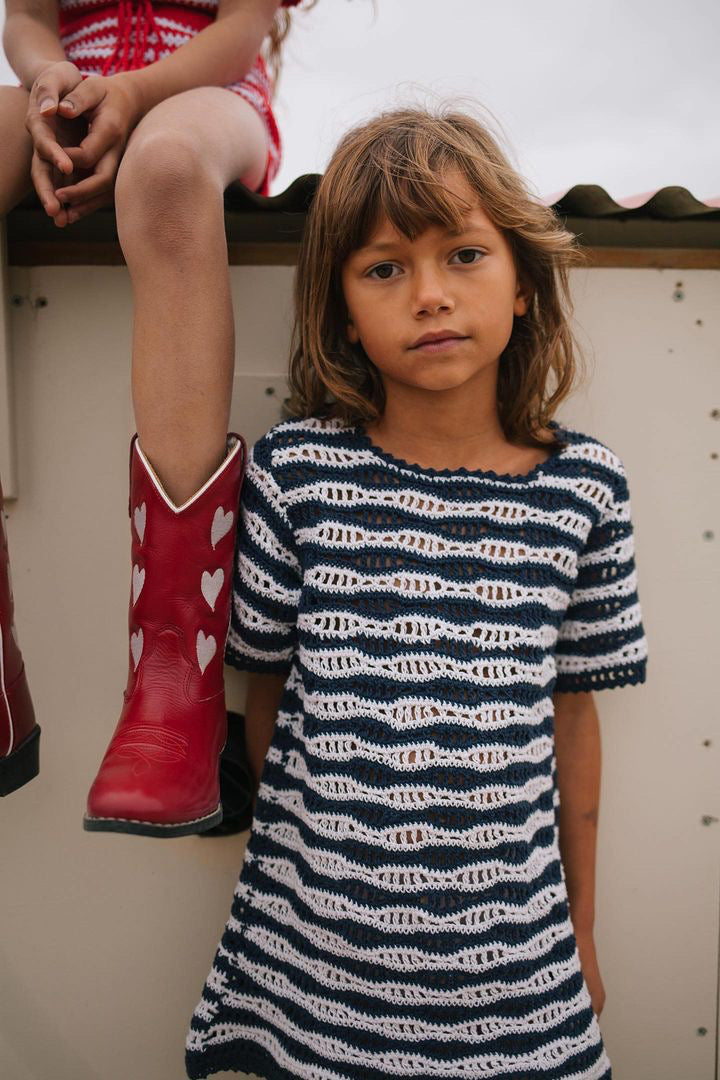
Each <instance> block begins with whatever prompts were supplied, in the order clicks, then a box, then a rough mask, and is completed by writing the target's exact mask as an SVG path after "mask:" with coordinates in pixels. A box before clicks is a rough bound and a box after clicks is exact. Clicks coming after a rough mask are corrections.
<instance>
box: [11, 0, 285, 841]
mask: <svg viewBox="0 0 720 1080" xmlns="http://www.w3.org/2000/svg"><path fill="white" fill-rule="evenodd" d="M298 2H299V0H177V2H175V0H174V2H172V3H155V4H152V3H150V0H142V2H140V3H138V4H134V3H131V2H130V0H59V2H58V0H40V2H36V0H32V2H30V0H8V4H7V19H6V24H5V29H4V37H3V41H4V46H5V50H6V53H7V56H8V59H9V61H10V63H11V64H12V66H13V68H14V70H15V71H16V73H17V75H18V76H19V77H20V78H21V79H22V84H21V85H20V86H18V87H12V86H6V87H1V88H0V126H1V127H2V136H3V138H2V143H3V146H5V147H6V149H7V152H6V153H5V155H4V156H3V161H2V166H1V168H0V214H6V213H7V212H8V211H9V210H10V209H11V208H12V207H13V206H14V205H15V204H16V203H17V201H18V200H19V199H20V198H22V196H23V195H24V194H25V193H26V192H27V191H28V190H29V189H31V187H32V185H34V187H35V189H36V190H37V193H38V195H39V197H40V199H41V201H42V204H43V206H44V208H45V210H46V212H47V213H48V215H49V216H50V217H52V218H53V220H54V222H55V224H56V225H57V226H59V227H66V226H67V225H68V224H71V223H73V222H75V221H77V220H78V219H80V218H82V217H85V216H86V215H87V214H89V213H92V212H93V211H94V210H96V209H98V207H100V206H104V205H111V204H112V203H113V202H114V203H115V210H116V217H117V224H118V234H119V238H120V243H121V245H122V249H123V254H124V256H125V260H126V262H127V265H128V268H129V271H130V277H131V281H132V286H133V294H134V300H135V311H134V333H133V357H132V390H133V405H134V409H135V418H136V423H137V431H138V434H137V435H136V436H135V437H134V438H133V440H132V443H131V447H130V517H131V529H132V542H133V543H132V588H131V597H130V614H129V672H128V682H127V689H126V692H125V697H124V702H123V707H122V713H121V716H120V720H119V722H118V724H117V727H116V730H115V734H114V736H113V738H112V741H111V743H110V746H109V748H108V750H107V753H106V755H105V757H104V759H103V762H102V765H101V767H100V771H99V773H98V776H97V777H96V779H95V782H94V784H93V786H92V789H91V791H90V795H89V799H88V810H87V815H86V818H85V827H86V828H88V829H94V830H98V829H101V830H112V831H119V832H133V833H144V834H147V835H155V836H177V835H184V834H187V833H196V832H201V831H204V830H205V829H208V828H210V827H212V826H213V825H215V824H217V822H218V821H219V820H220V818H221V816H222V812H221V809H220V806H219V785H218V760H219V755H220V752H221V750H222V747H223V744H224V742H225V733H226V711H225V698H224V687H223V672H222V658H223V646H224V641H225V636H226V633H227V626H228V620H229V605H230V578H231V569H232V556H233V549H234V536H235V524H236V512H237V504H238V499H239V491H240V485H241V482H242V475H243V468H244V464H245V463H244V452H243V451H244V448H243V444H242V440H241V439H240V438H238V437H237V436H235V435H232V434H231V435H228V430H227V429H228V422H229V412H230V398H231V391H232V374H233V366H234V357H235V346H234V327H233V311H232V302H231V296H230V285H229V275H228V266H227V244H226V236H225V219H224V201H223V194H224V191H225V189H226V188H227V187H228V186H229V185H230V184H231V183H232V182H233V181H242V182H243V183H244V184H245V185H246V186H247V187H249V188H250V189H252V190H257V191H259V192H260V193H262V194H267V193H268V191H269V184H270V182H271V181H272V179H273V177H274V176H275V174H276V173H277V170H278V167H279V163H280V138H279V134H278V129H277V125H276V123H275V119H274V116H273V111H272V105H271V98H272V92H273V80H272V79H271V77H270V75H269V72H268V68H267V66H266V63H265V60H264V59H263V56H262V55H261V52H260V47H261V45H262V44H263V41H264V39H265V38H266V37H267V38H268V40H269V43H270V50H269V54H270V55H269V62H270V63H271V66H272V65H273V64H274V66H275V69H276V70H277V66H278V60H279V48H280V44H281V42H282V40H283V38H284V37H285V35H286V33H287V30H288V27H289V18H290V16H289V14H288V13H287V12H280V10H279V9H280V8H281V7H291V6H294V5H296V4H297V3H298ZM103 359H104V358H103V357H98V363H102V362H103ZM99 451H100V448H99V447H98V452H99ZM0 498H1V494H0ZM0 556H2V558H0V563H3V562H5V561H6V560H7V545H6V543H5V542H4V540H3V543H2V545H0ZM5 576H6V575H5V574H4V573H2V567H1V566H0V579H2V580H3V581H4V580H5ZM12 619H13V611H12V594H11V592H10V590H9V584H8V588H7V589H6V588H5V587H4V586H3V587H2V588H0V646H1V650H2V655H1V656H0V659H1V660H2V661H3V662H2V663H1V664H0V794H5V793H6V792H7V791H10V790H14V789H15V788H17V787H19V786H21V785H22V784H23V783H25V782H27V780H29V779H31V778H32V776H34V775H35V773H36V772H37V766H38V754H37V743H38V734H39V729H38V728H37V725H36V724H35V721H34V716H33V713H32V704H31V702H30V697H29V694H28V692H27V684H26V682H25V676H24V671H23V668H22V658H21V656H20V652H19V649H18V647H17V643H16V641H15V639H14V637H13V635H12V632H11V628H12Z"/></svg>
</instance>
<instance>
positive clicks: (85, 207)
mask: <svg viewBox="0 0 720 1080" xmlns="http://www.w3.org/2000/svg"><path fill="white" fill-rule="evenodd" d="M110 201H111V200H109V199H108V198H107V196H106V195H99V196H98V197H97V198H96V199H89V200H88V201H87V202H84V203H79V204H76V205H74V206H71V207H69V208H68V212H67V220H68V225H72V224H73V222H75V221H79V220H80V218H84V217H87V216H88V214H92V213H93V211H95V210H100V209H101V208H102V207H103V206H107V205H108V204H109V203H110Z"/></svg>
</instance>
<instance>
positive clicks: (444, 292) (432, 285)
mask: <svg viewBox="0 0 720 1080" xmlns="http://www.w3.org/2000/svg"><path fill="white" fill-rule="evenodd" d="M412 302H413V308H414V310H415V313H416V314H422V313H423V312H424V311H441V310H444V311H451V310H452V309H453V307H454V306H455V305H454V301H453V298H452V296H451V294H450V290H449V288H448V283H447V281H446V280H445V277H444V275H443V273H442V271H441V270H439V269H437V268H427V269H424V270H418V271H417V272H416V274H415V275H414V278H413V301H412Z"/></svg>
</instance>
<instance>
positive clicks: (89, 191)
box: [55, 147, 120, 206]
mask: <svg viewBox="0 0 720 1080" xmlns="http://www.w3.org/2000/svg"><path fill="white" fill-rule="evenodd" d="M119 161H120V152H119V150H118V149H117V148H116V147H111V148H110V150H108V151H107V152H106V153H105V154H104V155H103V156H102V157H101V158H100V160H99V161H98V163H97V165H96V167H95V171H94V172H93V174H92V176H88V177H86V178H85V179H83V180H81V181H80V182H79V183H77V184H72V185H70V186H68V187H59V188H56V189H55V194H56V196H57V197H58V199H61V200H62V201H63V202H68V203H70V204H71V205H72V206H76V205H78V204H79V203H85V202H88V201H89V200H91V199H95V198H96V197H97V196H99V195H103V194H105V195H107V193H108V192H109V191H112V188H113V185H114V183H115V176H116V173H117V168H118V164H119Z"/></svg>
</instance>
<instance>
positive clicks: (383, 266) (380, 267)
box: [367, 263, 393, 281]
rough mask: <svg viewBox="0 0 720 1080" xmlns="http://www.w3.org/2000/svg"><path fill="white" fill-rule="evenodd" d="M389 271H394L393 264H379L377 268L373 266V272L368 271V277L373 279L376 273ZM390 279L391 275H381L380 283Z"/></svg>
mask: <svg viewBox="0 0 720 1080" xmlns="http://www.w3.org/2000/svg"><path fill="white" fill-rule="evenodd" d="M388 269H390V270H392V269H393V264H392V263H378V265H377V266H373V268H372V270H368V274H367V276H368V277H372V275H373V274H374V273H375V271H376V270H388ZM389 277H390V274H380V275H379V280H380V281H387V280H388V278H389Z"/></svg>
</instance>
